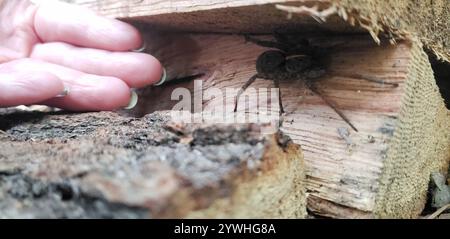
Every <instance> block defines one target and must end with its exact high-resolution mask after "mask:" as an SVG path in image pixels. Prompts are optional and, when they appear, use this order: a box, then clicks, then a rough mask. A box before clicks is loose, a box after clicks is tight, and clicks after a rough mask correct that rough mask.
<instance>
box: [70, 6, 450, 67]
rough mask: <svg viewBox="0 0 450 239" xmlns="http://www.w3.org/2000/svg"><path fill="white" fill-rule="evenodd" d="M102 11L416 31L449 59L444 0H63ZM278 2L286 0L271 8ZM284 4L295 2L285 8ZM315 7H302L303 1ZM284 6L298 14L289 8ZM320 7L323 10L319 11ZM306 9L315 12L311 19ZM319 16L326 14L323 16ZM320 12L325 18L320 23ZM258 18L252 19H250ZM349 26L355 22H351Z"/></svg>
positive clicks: (189, 26)
mask: <svg viewBox="0 0 450 239" xmlns="http://www.w3.org/2000/svg"><path fill="white" fill-rule="evenodd" d="M66 1H70V2H75V3H78V4H80V5H83V6H87V7H89V8H91V9H94V10H96V11H98V12H100V13H102V14H104V15H106V16H110V17H115V18H121V19H123V20H126V21H132V22H145V23H146V24H148V25H149V26H151V28H159V29H164V30H168V29H171V30H177V31H187V32H193V31H195V32H198V31H201V32H208V33H211V32H228V33H236V32H241V33H266V34H267V33H272V32H273V30H274V29H278V28H280V27H283V28H290V29H292V30H295V31H303V32H305V31H317V29H321V30H326V31H331V32H355V31H357V32H361V31H369V32H370V33H371V34H372V35H373V37H374V38H378V35H380V34H385V35H387V36H389V37H399V38H411V37H417V38H419V39H420V40H421V42H422V43H423V44H424V45H425V47H426V48H428V49H429V50H430V51H431V52H433V53H434V54H435V55H436V56H437V57H438V58H439V59H442V60H445V61H447V62H450V50H449V48H448V46H449V45H450V32H449V31H448V26H449V25H450V18H449V17H448V16H449V14H450V4H448V1H447V0H433V1H432V2H427V1H421V0H408V1H378V0H252V1H247V0H232V1H231V0H196V1H186V0H165V1H151V0H143V1H122V0H66ZM277 5H282V6H288V7H287V8H286V7H284V8H278V9H277V8H276V6H277ZM289 6H293V7H294V8H291V9H289ZM305 6H306V7H310V8H311V7H314V6H317V10H318V11H317V12H316V11H315V10H316V9H304V8H303V7H305ZM287 10H291V11H295V12H297V13H300V14H290V15H289V16H291V17H292V18H291V19H287V17H286V16H288V13H287V12H286V11H287ZM321 10H325V12H320V11H321ZM311 13H313V14H314V13H315V15H316V16H315V18H316V19H317V20H318V21H316V20H314V19H313V18H311V17H310V16H311ZM324 16H328V18H327V17H324ZM322 17H324V19H325V20H326V24H322V20H323V19H322ZM255 20H257V21H255ZM351 26H356V27H357V28H355V27H351Z"/></svg>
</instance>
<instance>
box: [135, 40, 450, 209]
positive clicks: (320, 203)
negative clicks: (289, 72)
mask: <svg viewBox="0 0 450 239" xmlns="http://www.w3.org/2000/svg"><path fill="white" fill-rule="evenodd" d="M159 36H160V37H161V40H158V38H157V37H156V35H153V34H149V36H148V37H149V39H153V44H154V45H153V47H152V48H150V49H149V52H152V54H155V55H156V56H157V57H158V58H159V59H161V60H162V62H163V63H164V64H165V65H166V66H168V67H169V68H170V69H175V70H176V71H177V73H176V74H177V75H178V76H182V75H195V74H204V75H203V76H202V77H200V78H199V79H201V80H202V81H203V85H202V89H203V92H207V91H208V90H209V89H212V88H219V89H221V90H222V92H225V89H226V88H233V89H239V87H241V86H242V85H244V83H245V82H246V81H247V80H248V79H249V78H250V77H251V76H252V75H254V74H255V72H256V69H255V61H256V58H257V57H258V55H259V54H261V53H262V52H264V51H266V50H267V48H263V47H260V46H257V45H255V44H253V43H250V42H246V41H245V39H244V37H243V36H224V35H210V34H209V35H208V34H203V35H202V34H185V35H179V34H175V35H170V34H169V35H166V36H163V35H161V34H160V35H159ZM269 38H270V37H269ZM158 42H161V43H162V44H161V45H159V44H158ZM315 44H319V45H320V44H324V45H328V46H330V45H336V46H335V47H334V49H333V50H332V51H331V52H330V59H328V61H329V68H328V70H329V71H331V72H333V73H332V74H331V75H329V76H327V77H324V78H323V79H322V80H321V81H320V84H319V86H320V87H319V88H320V89H321V90H322V91H323V93H324V96H325V97H326V98H327V99H329V100H330V101H331V102H334V103H335V105H336V106H337V108H339V109H340V110H341V111H342V112H343V113H344V114H345V115H346V116H347V117H348V118H349V119H350V121H351V122H352V123H353V124H354V125H355V126H356V127H357V128H358V130H359V132H355V131H353V130H352V129H351V128H350V127H349V125H347V124H346V123H345V122H344V121H343V120H342V118H340V117H339V116H338V115H337V114H336V113H335V112H334V111H333V110H332V109H331V108H330V107H329V106H328V105H327V104H325V103H324V101H323V100H322V99H321V98H320V97H319V96H317V95H315V94H313V93H312V92H310V91H309V90H308V89H306V88H305V87H304V85H303V84H302V83H301V81H298V80H296V79H288V80H286V81H284V82H281V86H280V88H281V92H282V100H283V104H284V106H285V111H286V112H287V113H286V114H285V115H284V116H283V118H282V131H283V132H285V133H286V134H288V135H289V136H290V137H291V138H292V139H293V140H294V142H295V143H298V144H299V145H301V147H302V149H303V151H304V155H305V161H306V174H307V181H306V185H307V189H308V195H309V196H308V198H309V199H308V200H309V204H308V207H309V209H310V210H311V211H313V212H315V213H318V214H321V215H325V216H332V217H356V216H357V217H373V216H377V215H384V216H387V217H415V216H417V215H418V214H419V213H420V211H421V208H423V206H424V203H425V200H426V190H427V186H426V184H427V182H428V177H429V176H428V175H427V173H429V172H428V170H427V167H432V166H433V169H435V170H437V168H443V167H444V166H445V165H446V164H447V160H448V158H449V155H448V154H449V152H450V150H449V148H448V147H449V145H450V143H449V132H448V131H449V129H450V127H449V125H448V121H449V116H448V111H447V110H446V109H445V107H444V103H443V100H442V98H441V97H440V95H439V93H438V91H437V86H436V84H435V82H434V79H433V77H432V75H431V77H430V74H432V72H431V68H430V66H429V63H428V66H427V67H428V68H427V67H423V66H422V65H423V64H426V63H423V62H422V61H423V60H426V56H425V54H424V53H423V52H422V53H420V54H419V56H420V57H421V58H420V61H421V63H420V64H419V63H417V62H416V61H418V60H417V59H416V58H417V55H416V53H415V52H416V51H418V48H417V47H413V44H412V43H407V42H405V43H401V44H399V45H398V46H392V45H389V44H383V45H382V46H381V47H378V46H377V45H376V44H375V43H373V41H372V40H371V39H370V37H364V36H352V37H347V38H345V37H343V38H335V39H332V38H330V37H325V38H323V37H322V38H320V37H319V38H316V39H315ZM416 65H420V66H421V68H420V70H418V69H416ZM425 70H426V72H425ZM424 72H425V73H424ZM348 73H357V74H362V75H368V76H376V77H378V78H380V79H382V80H384V81H386V82H392V83H398V84H399V87H397V88H392V87H390V86H388V85H380V84H377V83H372V82H367V81H365V80H363V79H358V78H348V77H342V75H348ZM172 74H175V73H172ZM420 81H424V82H425V83H423V84H425V85H424V86H421V87H419V88H421V89H422V90H426V89H428V88H429V89H430V91H429V90H426V93H425V92H417V87H418V86H417V85H415V84H419V85H420V84H422V83H420ZM193 85H194V83H193V81H188V82H179V83H177V82H176V81H172V82H169V83H167V85H166V86H163V87H162V88H149V89H146V90H145V91H144V92H142V93H141V100H140V104H139V105H138V107H137V108H136V109H135V111H134V114H135V115H145V114H147V113H149V112H153V111H155V110H169V109H172V107H173V106H174V105H175V104H176V103H177V102H178V101H173V100H171V99H170V97H171V94H172V92H173V90H174V89H176V88H180V87H185V88H187V89H190V90H191V92H192V94H193V93H194V86H193ZM271 87H273V82H272V81H267V80H262V79H259V80H257V81H256V82H255V83H254V84H253V85H251V88H271ZM412 89H415V91H414V90H413V91H412ZM249 91H250V90H249ZM254 92H256V91H254ZM422 93H423V94H424V95H422ZM276 99H277V97H276V96H272V101H276ZM222 100H223V99H222V98H218V99H217V98H216V99H212V100H211V99H204V101H203V102H204V110H205V111H208V110H213V109H214V110H216V111H220V110H221V109H222V110H223V111H225V115H226V116H229V115H233V108H234V95H231V96H230V95H226V94H225V93H224V101H225V102H226V105H225V107H223V108H222V107H221V103H222ZM411 102H414V104H416V105H414V106H411ZM421 104H424V105H428V107H429V108H427V109H425V108H423V107H424V106H423V105H421ZM275 105H276V104H275ZM258 106H260V105H258V102H257V101H251V102H250V107H249V108H248V109H244V107H243V105H242V107H240V111H241V112H244V111H250V114H251V115H252V114H253V116H255V115H257V114H258V112H259V113H260V111H261V107H259V108H258ZM263 106H265V104H263ZM217 107H219V108H217ZM410 107H415V108H414V109H410ZM272 111H274V112H275V113H276V114H277V113H278V109H277V108H272ZM412 125H417V126H414V127H415V128H414V127H413V128H411V127H412ZM342 129H344V131H347V132H348V133H349V136H348V138H345V137H343V136H342V135H341V134H340V133H339V130H342ZM411 130H412V132H410V131H411ZM408 134H412V136H411V137H412V138H402V139H401V140H400V139H399V138H398V137H399V136H401V137H403V136H405V137H406V135H408ZM414 135H415V136H414ZM408 137H409V136H408ZM430 137H431V138H430ZM426 140H429V142H427V141H426ZM418 144H421V145H427V147H429V148H428V149H426V150H427V151H423V150H424V148H421V147H417V145H418ZM400 152H401V153H400ZM403 154H405V155H403ZM413 161H417V162H422V163H420V164H423V167H424V168H416V167H415V166H414V168H409V165H408V164H409V162H413ZM391 163H394V164H396V165H397V166H395V167H398V168H396V169H392V170H393V171H392V172H391V171H389V174H387V173H386V171H385V170H387V169H388V168H390V164H391ZM427 164H429V166H426V167H425V166H424V165H427ZM399 165H400V166H399ZM436 165H437V166H436ZM435 166H436V167H435ZM405 170H412V171H410V172H405ZM430 170H431V169H430ZM391 173H392V174H391ZM397 173H405V174H406V175H395V174H397ZM412 175H415V176H416V177H418V178H416V179H414V180H413V179H412V178H410V177H411V176H412ZM383 178H387V179H388V180H392V181H391V182H390V183H391V184H390V185H393V184H392V183H393V182H395V183H399V184H400V185H398V186H399V187H402V186H403V187H406V188H408V190H410V191H408V190H405V191H402V190H403V189H399V191H398V195H395V197H400V198H399V200H400V201H398V204H396V202H389V203H392V204H395V205H394V206H392V207H393V208H390V209H386V208H384V207H385V206H386V205H385V204H384V205H382V206H379V205H378V201H377V200H378V199H379V198H380V197H381V196H382V195H383V193H384V191H383V190H387V189H386V188H384V186H385V185H384V184H383V187H382V186H380V183H384V182H382V179H383ZM408 180H411V181H408ZM402 184H403V185H402ZM387 187H388V188H389V186H387ZM382 189H383V190H382ZM417 195H419V196H417ZM390 197H394V195H390V196H387V198H390ZM409 197H411V198H409ZM385 199H386V198H385ZM401 200H404V201H401ZM400 204H401V205H400ZM384 210H392V211H389V212H385V211H384ZM355 215H356V216H355Z"/></svg>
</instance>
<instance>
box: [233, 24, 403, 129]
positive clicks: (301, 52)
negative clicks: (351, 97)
mask: <svg viewBox="0 0 450 239" xmlns="http://www.w3.org/2000/svg"><path fill="white" fill-rule="evenodd" d="M245 38H246V41H248V42H253V43H255V44H257V45H260V46H263V47H267V48H273V49H276V50H268V51H265V52H263V53H262V54H261V55H260V56H259V57H258V59H257V60H256V72H257V73H256V74H255V75H253V76H252V77H250V79H248V81H247V82H246V83H245V84H244V85H243V86H242V87H241V89H240V90H239V91H238V93H237V95H236V98H235V106H234V112H236V111H237V107H238V101H239V97H240V96H241V95H242V93H244V91H245V90H246V89H247V88H248V87H249V86H250V85H251V84H253V82H255V80H256V79H258V78H259V79H265V80H273V82H274V85H275V88H278V89H279V94H278V103H279V108H280V115H282V114H284V113H285V111H284V107H283V102H282V93H281V88H280V81H282V80H288V79H296V80H301V81H303V82H304V83H305V85H306V87H307V88H308V89H309V90H311V91H312V92H313V93H314V94H316V95H318V96H320V97H321V98H322V100H323V101H324V102H325V103H326V104H327V105H328V106H330V107H331V108H332V109H333V110H334V111H335V112H336V113H337V114H338V115H339V116H340V117H341V118H342V119H343V120H344V121H345V122H346V123H347V124H348V125H349V126H350V127H351V128H352V129H353V130H355V131H356V132H358V129H357V128H356V127H355V126H354V125H353V124H352V123H351V122H350V120H349V119H348V118H347V117H346V116H345V115H344V114H343V113H342V112H341V111H340V110H339V109H338V108H337V107H336V106H335V105H334V104H333V103H332V102H331V101H329V100H328V99H327V98H326V97H324V96H323V95H322V94H321V93H320V91H319V89H318V87H317V82H318V80H319V79H320V78H321V77H323V76H325V75H326V74H327V73H329V72H327V69H326V67H325V65H324V64H323V63H322V62H321V59H322V58H323V57H324V56H325V55H326V54H327V52H328V51H329V50H330V49H329V48H324V47H318V46H313V45H312V44H311V43H310V41H309V40H307V39H305V38H300V39H299V38H296V37H291V36H288V35H282V34H279V33H275V34H274V38H275V41H266V40H260V39H257V38H254V37H250V36H246V37H245ZM341 76H345V77H351V78H357V79H364V80H366V81H369V82H374V83H378V84H385V85H389V86H392V87H398V84H397V83H390V82H384V81H383V80H380V79H377V78H376V77H371V76H365V75H362V74H347V75H342V74H341Z"/></svg>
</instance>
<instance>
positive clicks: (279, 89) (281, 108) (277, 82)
mask: <svg viewBox="0 0 450 239" xmlns="http://www.w3.org/2000/svg"><path fill="white" fill-rule="evenodd" d="M273 83H274V84H275V88H278V106H279V108H280V115H282V114H284V108H283V100H282V95H281V87H280V79H278V78H275V79H273Z"/></svg>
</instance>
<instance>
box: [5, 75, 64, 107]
mask: <svg viewBox="0 0 450 239" xmlns="http://www.w3.org/2000/svg"><path fill="white" fill-rule="evenodd" d="M63 92H64V84H63V82H62V81H61V80H60V79H59V78H58V77H56V76H54V75H53V74H50V73H47V72H27V71H20V72H17V71H14V70H13V71H12V72H11V69H9V70H8V71H6V69H1V68H0V107H11V106H17V105H30V104H35V103H38V102H42V101H45V100H48V99H50V98H53V97H55V96H58V95H60V94H61V93H63Z"/></svg>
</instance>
